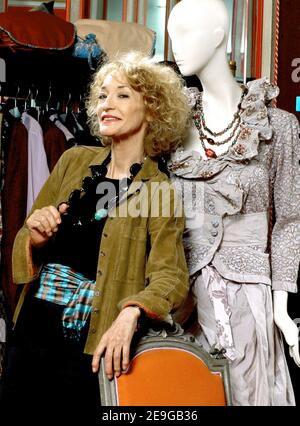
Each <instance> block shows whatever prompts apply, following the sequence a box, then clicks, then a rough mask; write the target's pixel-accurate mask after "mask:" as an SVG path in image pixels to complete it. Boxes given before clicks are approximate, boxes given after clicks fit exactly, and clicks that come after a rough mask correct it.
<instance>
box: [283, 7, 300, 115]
mask: <svg viewBox="0 0 300 426" xmlns="http://www.w3.org/2000/svg"><path fill="white" fill-rule="evenodd" d="M299 3H300V2H299V0H281V2H280V21H279V50H278V86H279V87H280V96H279V98H278V106H279V107H280V108H282V109H285V110H287V111H289V112H292V113H294V114H296V115H297V118H298V120H300V111H299V112H296V97H297V96H299V97H300V50H299V46H300V7H299V6H300V5H299ZM292 64H294V66H292Z"/></svg>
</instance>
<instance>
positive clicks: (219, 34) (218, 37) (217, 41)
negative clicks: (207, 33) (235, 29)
mask: <svg viewBox="0 0 300 426" xmlns="http://www.w3.org/2000/svg"><path fill="white" fill-rule="evenodd" d="M224 38H225V30H224V28H222V27H218V28H216V29H215V30H214V31H213V40H214V46H215V47H216V48H217V47H219V46H220V45H221V44H222V43H223V41H224Z"/></svg>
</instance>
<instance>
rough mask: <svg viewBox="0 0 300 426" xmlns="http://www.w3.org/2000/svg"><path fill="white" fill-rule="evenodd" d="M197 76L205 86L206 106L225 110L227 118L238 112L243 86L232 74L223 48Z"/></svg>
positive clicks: (204, 97) (204, 99)
mask: <svg viewBox="0 0 300 426" xmlns="http://www.w3.org/2000/svg"><path fill="white" fill-rule="evenodd" d="M197 76H198V78H199V79H200V81H201V84H202V87H203V102H204V108H205V106H206V108H207V109H209V110H210V109H214V111H220V112H222V111H223V113H222V115H223V116H224V119H225V120H226V117H230V116H231V115H232V114H234V113H235V112H236V108H237V105H238V103H239V100H240V97H241V88H240V86H239V84H238V83H237V82H236V80H235V79H234V77H233V75H232V72H231V70H230V68H229V65H228V62H227V56H226V53H225V51H224V50H223V49H221V48H220V49H219V51H218V52H216V54H215V55H214V56H213V58H212V59H211V60H210V61H209V62H208V63H207V64H206V65H205V67H203V68H202V69H201V70H200V71H199V72H198V73H197ZM225 111H227V113H225Z"/></svg>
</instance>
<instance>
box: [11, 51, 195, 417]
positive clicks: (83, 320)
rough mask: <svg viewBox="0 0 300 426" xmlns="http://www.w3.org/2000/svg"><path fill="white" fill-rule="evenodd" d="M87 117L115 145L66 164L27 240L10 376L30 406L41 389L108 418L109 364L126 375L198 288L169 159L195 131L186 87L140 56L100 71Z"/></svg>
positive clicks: (70, 156) (21, 253)
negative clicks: (145, 341) (101, 384)
mask: <svg viewBox="0 0 300 426" xmlns="http://www.w3.org/2000/svg"><path fill="white" fill-rule="evenodd" d="M87 111H88V115H89V117H90V124H91V128H92V131H93V132H94V133H95V134H96V135H100V136H101V138H102V141H103V144H104V145H105V147H104V148H98V147H97V148H96V147H95V148H93V147H84V146H82V147H76V148H72V149H70V150H68V151H67V152H66V153H65V154H64V155H63V156H62V157H61V159H60V161H59V162H58V164H57V166H56V167H55V169H54V171H53V173H52V174H51V176H50V177H49V179H48V181H47V182H46V184H45V186H44V187H43V189H42V190H41V192H40V194H39V196H38V198H37V200H36V201H35V204H34V206H33V210H32V212H31V213H30V215H29V217H28V218H27V220H26V223H25V225H24V226H23V228H22V229H21V230H20V231H19V233H18V235H17V237H16V240H15V245H14V252H13V273H14V280H15V283H16V284H22V283H26V286H25V287H24V290H23V293H22V296H21V298H20V302H19V304H18V307H17V309H16V313H15V321H17V322H16V327H15V335H16V336H15V339H16V347H17V349H16V356H15V359H12V360H11V362H13V368H10V377H8V378H7V379H6V381H8V379H9V380H11V384H13V385H14V386H15V387H16V389H17V395H16V396H20V395H21V398H20V399H26V395H28V386H29V385H28V383H31V385H30V391H31V392H33V394H34V395H30V400H31V401H34V404H35V406H37V407H38V408H40V407H41V406H45V405H46V406H48V407H49V406H50V402H49V401H51V406H55V407H56V406H57V405H59V404H61V405H62V406H63V412H64V413H65V414H66V413H68V416H69V415H72V414H74V415H75V417H77V416H78V415H79V411H80V412H84V413H86V415H87V414H88V413H90V414H91V415H93V414H95V413H96V409H97V405H98V404H99V394H98V383H97V375H96V372H97V371H98V368H99V359H100V357H101V356H102V355H105V370H106V374H107V376H108V377H109V378H110V379H111V378H112V377H113V375H116V376H119V375H120V374H121V372H123V371H125V370H126V369H127V367H128V364H129V349H130V343H131V340H132V337H133V335H134V333H135V331H136V329H137V328H138V319H139V318H140V316H141V315H143V316H146V317H148V318H150V319H153V320H158V321H160V320H167V319H168V316H169V314H170V313H171V312H172V311H173V310H175V309H176V308H177V307H178V306H179V305H180V303H181V302H182V301H183V300H184V298H185V296H186V293H187V289H188V275H187V269H186V264H185V259H184V253H183V248H182V243H181V236H182V231H183V226H184V220H183V218H182V217H175V214H176V211H175V209H176V203H177V201H176V200H175V198H174V193H173V191H172V190H171V188H170V187H169V186H168V185H166V184H167V183H168V178H167V176H166V175H165V174H164V173H163V172H161V171H160V170H159V168H158V162H157V158H158V157H159V156H160V155H161V154H162V153H165V152H169V151H170V150H171V149H172V148H174V147H176V146H177V144H178V142H179V140H180V138H181V137H182V135H183V134H184V132H185V129H186V125H187V117H188V106H187V105H186V101H185V97H184V95H183V94H182V84H181V81H180V80H179V79H178V77H177V76H176V74H175V73H174V72H173V71H172V70H171V69H169V68H168V67H164V66H160V65H156V64H154V63H152V62H150V61H149V60H148V59H145V58H141V57H139V56H138V55H137V54H131V55H128V56H126V57H124V58H123V59H122V60H120V61H116V62H112V63H108V64H106V65H105V66H104V67H102V68H101V69H100V70H99V71H98V72H97V73H96V74H95V76H94V80H93V82H92V85H91V91H90V96H89V99H88V101H87ZM160 184H164V185H163V187H164V189H165V192H164V193H163V197H162V202H160V203H159V205H158V206H155V207H158V212H159V213H158V214H156V215H153V214H151V213H152V207H154V206H153V203H154V201H155V199H156V200H157V198H156V191H159V190H160V189H159V185H160ZM153 188H155V189H156V191H153ZM69 194H70V195H69ZM66 201H67V202H66ZM168 203H170V206H169V207H171V208H170V214H169V215H163V214H162V208H163V207H164V205H165V204H168ZM137 204H139V205H140V206H141V207H142V210H140V212H139V211H138V207H137ZM144 207H145V208H144ZM154 210H155V209H154ZM156 210H157V209H156ZM136 211H138V214H135V213H136ZM142 211H143V212H144V213H145V212H146V214H142ZM131 213H133V214H131ZM18 317H19V318H18ZM17 319H18V320H17ZM24 362H25V363H26V368H25V367H24ZM16 375H17V376H16ZM47 398H50V399H49V400H47ZM37 401H38V403H37ZM45 401H46V403H45ZM27 402H28V401H27ZM70 404H71V405H70ZM71 406H72V407H73V408H71ZM74 407H76V410H75V408H74ZM78 410H79V411H78Z"/></svg>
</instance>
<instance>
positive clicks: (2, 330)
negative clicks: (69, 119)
mask: <svg viewBox="0 0 300 426" xmlns="http://www.w3.org/2000/svg"><path fill="white" fill-rule="evenodd" d="M0 107H1V112H0V188H1V189H0V247H1V243H2V177H3V157H2V153H3V146H2V124H3V111H2V105H1V106H0ZM0 263H1V257H0ZM6 322H7V318H6V307H5V299H4V294H3V290H2V284H1V283H0V379H1V375H2V368H3V360H4V353H5V346H6Z"/></svg>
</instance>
